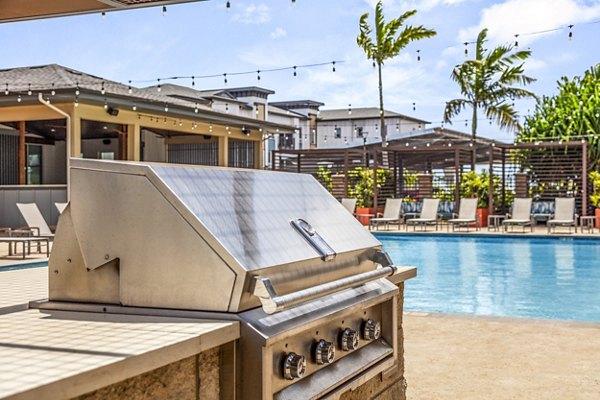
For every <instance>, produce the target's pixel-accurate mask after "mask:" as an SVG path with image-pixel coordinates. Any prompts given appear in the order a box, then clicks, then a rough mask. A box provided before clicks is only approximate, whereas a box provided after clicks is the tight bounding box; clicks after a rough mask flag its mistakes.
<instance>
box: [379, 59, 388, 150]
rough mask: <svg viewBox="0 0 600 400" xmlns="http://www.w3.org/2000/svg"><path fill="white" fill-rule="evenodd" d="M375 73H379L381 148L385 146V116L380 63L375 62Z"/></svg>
mask: <svg viewBox="0 0 600 400" xmlns="http://www.w3.org/2000/svg"><path fill="white" fill-rule="evenodd" d="M377 67H378V68H377V72H379V120H380V124H379V125H380V127H381V147H386V146H387V132H386V130H385V116H384V115H383V114H384V111H383V83H382V81H381V63H380V62H377Z"/></svg>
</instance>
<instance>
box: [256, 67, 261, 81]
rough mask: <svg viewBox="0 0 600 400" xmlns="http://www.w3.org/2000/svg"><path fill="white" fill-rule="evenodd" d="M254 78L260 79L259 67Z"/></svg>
mask: <svg viewBox="0 0 600 400" xmlns="http://www.w3.org/2000/svg"><path fill="white" fill-rule="evenodd" d="M256 79H257V80H259V81H260V69H259V70H258V71H256Z"/></svg>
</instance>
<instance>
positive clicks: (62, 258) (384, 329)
mask: <svg viewBox="0 0 600 400" xmlns="http://www.w3.org/2000/svg"><path fill="white" fill-rule="evenodd" d="M71 168H72V169H71V202H70V204H69V206H68V207H67V209H66V210H65V212H64V213H63V214H62V216H61V219H60V221H59V227H58V230H57V235H56V239H55V245H54V248H53V253H52V256H51V258H50V263H49V267H50V271H51V273H50V303H49V304H54V307H57V306H56V305H57V304H59V305H60V304H62V305H63V306H64V304H70V306H69V307H70V308H72V307H74V306H73V305H76V304H82V303H97V304H101V305H109V308H108V310H109V312H135V310H136V309H144V310H145V311H144V312H146V313H147V312H149V311H148V310H150V309H155V310H157V313H158V312H160V313H162V314H163V315H164V312H165V310H170V311H169V312H170V313H171V314H172V315H176V314H177V315H182V314H184V313H185V312H190V311H193V314H190V315H194V316H199V315H200V316H202V317H203V318H214V319H224V318H225V319H237V320H239V321H240V323H241V332H242V336H241V339H240V340H239V343H238V344H237V350H238V351H236V352H235V357H234V358H235V360H233V361H232V362H230V363H229V364H228V365H229V367H228V368H230V369H231V371H230V374H231V376H229V377H227V378H226V379H227V380H228V381H230V382H234V385H232V389H231V390H230V392H231V393H230V394H231V397H233V398H241V399H271V398H275V399H298V398H303V399H304V398H324V397H331V398H335V397H337V396H339V394H341V393H343V392H344V391H346V390H348V389H350V388H352V387H354V386H356V385H358V384H359V383H360V382H364V380H365V379H366V378H368V377H372V376H374V375H375V374H377V373H381V372H382V371H384V370H385V369H388V368H390V367H392V366H393V365H394V363H395V361H396V359H397V356H398V355H397V349H398V337H397V331H398V326H397V320H398V318H397V317H398V315H397V314H398V310H397V305H396V303H397V297H398V288H397V287H396V286H395V285H394V284H393V283H391V282H390V280H388V279H385V278H387V277H392V278H390V279H394V278H393V277H395V279H400V278H402V279H406V278H408V277H411V276H414V274H415V271H414V268H398V267H396V266H394V265H392V264H391V262H390V260H389V258H388V257H387V255H386V254H385V253H383V252H381V245H380V243H379V242H378V241H377V240H376V239H375V238H374V237H373V236H372V235H371V234H370V233H369V232H368V231H366V230H365V229H364V228H363V227H362V226H361V225H360V224H359V223H358V222H357V221H356V220H355V219H354V217H353V216H352V215H350V214H349V213H348V212H347V211H346V210H345V209H344V208H343V207H342V206H341V205H340V204H339V203H338V202H337V201H336V200H335V199H334V198H333V197H331V196H330V195H329V194H328V193H327V192H326V191H325V190H324V189H323V188H322V186H321V185H320V184H319V183H318V182H316V181H315V180H314V179H313V178H312V177H311V176H308V175H301V174H286V173H280V172H265V171H252V170H236V169H227V168H212V167H194V166H179V165H163V164H149V163H124V162H105V161H92V160H72V163H71ZM86 307H88V308H89V305H87V306H86ZM103 307H104V309H106V306H103Z"/></svg>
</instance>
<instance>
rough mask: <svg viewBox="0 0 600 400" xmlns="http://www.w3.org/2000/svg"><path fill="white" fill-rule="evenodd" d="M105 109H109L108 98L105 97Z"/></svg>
mask: <svg viewBox="0 0 600 400" xmlns="http://www.w3.org/2000/svg"><path fill="white" fill-rule="evenodd" d="M104 109H105V110H107V109H108V101H107V100H106V99H104Z"/></svg>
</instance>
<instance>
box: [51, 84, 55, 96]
mask: <svg viewBox="0 0 600 400" xmlns="http://www.w3.org/2000/svg"><path fill="white" fill-rule="evenodd" d="M50 94H51V95H52V96H54V95H55V94H56V90H54V82H52V91H51V92H50Z"/></svg>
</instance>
